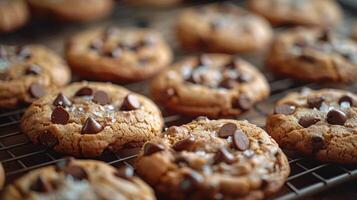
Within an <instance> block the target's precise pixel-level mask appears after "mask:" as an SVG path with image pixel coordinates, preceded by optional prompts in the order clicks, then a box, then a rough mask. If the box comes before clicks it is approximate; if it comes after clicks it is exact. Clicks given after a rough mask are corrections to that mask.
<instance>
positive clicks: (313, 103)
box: [307, 97, 325, 109]
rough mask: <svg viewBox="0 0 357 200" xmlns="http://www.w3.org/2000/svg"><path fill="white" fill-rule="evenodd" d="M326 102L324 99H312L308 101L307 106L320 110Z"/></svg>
mask: <svg viewBox="0 0 357 200" xmlns="http://www.w3.org/2000/svg"><path fill="white" fill-rule="evenodd" d="M324 100H325V99H324V98H323V97H310V98H308V99H307V105H308V106H309V108H317V109H320V107H321V105H322V103H323V102H324Z"/></svg>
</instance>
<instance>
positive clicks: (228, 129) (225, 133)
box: [218, 123, 237, 138]
mask: <svg viewBox="0 0 357 200" xmlns="http://www.w3.org/2000/svg"><path fill="white" fill-rule="evenodd" d="M236 130H237V125H235V124H233V123H226V124H224V125H223V126H222V127H221V128H220V129H219V131H218V136H219V137H221V138H227V137H229V136H232V135H233V134H234V133H235V132H236Z"/></svg>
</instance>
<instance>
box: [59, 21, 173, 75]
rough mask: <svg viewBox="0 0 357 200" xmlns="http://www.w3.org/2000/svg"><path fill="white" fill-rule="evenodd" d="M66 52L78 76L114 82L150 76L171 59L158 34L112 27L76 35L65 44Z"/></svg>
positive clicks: (149, 31)
mask: <svg viewBox="0 0 357 200" xmlns="http://www.w3.org/2000/svg"><path fill="white" fill-rule="evenodd" d="M66 55H67V60H68V63H69V64H70V66H71V67H72V69H73V70H74V71H75V72H76V73H77V74H79V75H80V76H81V77H84V78H87V79H95V80H101V81H114V82H128V81H138V80H143V79H146V78H149V77H151V76H153V75H154V74H156V73H158V72H159V71H160V70H161V69H163V68H164V67H165V66H166V65H168V64H169V63H170V62H171V59H172V53H171V49H170V48H169V46H168V45H167V44H166V42H165V41H164V40H163V38H162V37H161V35H160V34H159V33H157V32H155V31H152V30H148V29H136V28H115V27H110V28H100V29H93V30H88V31H84V32H82V33H79V34H77V35H75V36H74V37H73V38H71V40H70V41H69V43H68V47H67V50H66Z"/></svg>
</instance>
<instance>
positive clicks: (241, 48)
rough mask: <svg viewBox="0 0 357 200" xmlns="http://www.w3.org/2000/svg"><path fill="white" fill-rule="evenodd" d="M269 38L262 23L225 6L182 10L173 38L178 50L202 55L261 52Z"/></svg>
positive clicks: (269, 33)
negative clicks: (199, 52)
mask: <svg viewBox="0 0 357 200" xmlns="http://www.w3.org/2000/svg"><path fill="white" fill-rule="evenodd" d="M271 37H272V30H271V27H270V25H269V23H268V22H267V21H266V20H265V19H263V18H261V17H259V16H256V15H254V14H252V13H249V12H248V11H245V10H242V9H240V8H239V7H237V6H235V5H231V4H226V3H225V4H224V3H222V4H214V5H210V6H205V7H197V8H193V9H188V10H185V11H183V13H182V14H181V15H180V16H179V19H178V22H177V38H178V40H179V42H180V43H181V44H182V46H183V47H185V48H188V49H194V50H202V51H204V52H207V51H209V52H218V53H237V52H251V51H257V50H262V49H264V48H265V47H266V46H267V44H268V43H269V42H270V40H271Z"/></svg>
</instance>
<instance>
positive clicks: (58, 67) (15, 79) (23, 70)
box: [0, 45, 71, 108]
mask: <svg viewBox="0 0 357 200" xmlns="http://www.w3.org/2000/svg"><path fill="white" fill-rule="evenodd" d="M70 78H71V73H70V71H69V68H68V66H67V65H66V63H65V62H64V60H63V59H62V58H61V57H60V56H59V55H57V54H56V53H55V52H53V51H52V50H50V49H48V48H46V47H44V46H40V45H26V46H21V47H14V46H0V107H1V108H14V107H16V106H18V105H20V104H29V103H32V102H33V101H35V100H36V99H38V98H40V97H42V96H44V95H45V94H46V93H47V92H49V91H51V90H53V89H55V88H56V87H58V86H63V85H65V84H67V83H68V82H69V81H70Z"/></svg>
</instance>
